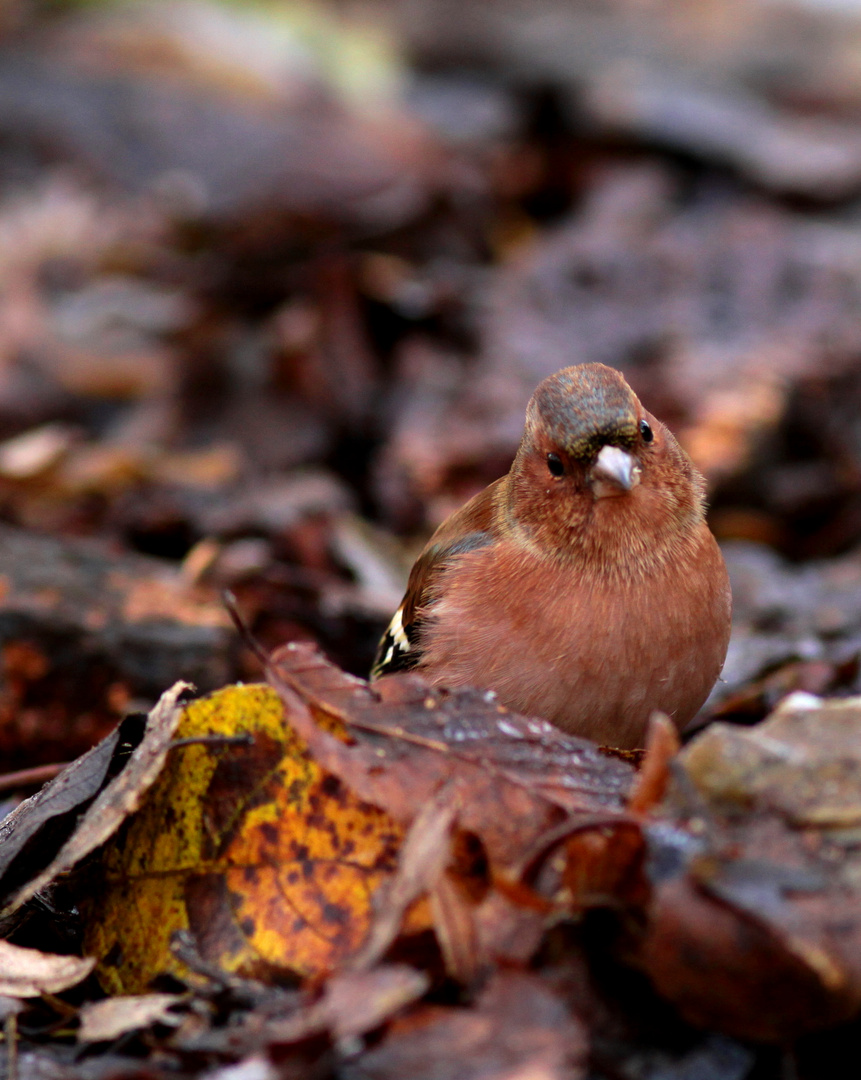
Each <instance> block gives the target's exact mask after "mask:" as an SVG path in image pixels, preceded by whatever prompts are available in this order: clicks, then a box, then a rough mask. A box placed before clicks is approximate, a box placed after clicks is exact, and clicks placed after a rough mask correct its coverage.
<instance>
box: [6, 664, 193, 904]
mask: <svg viewBox="0 0 861 1080" xmlns="http://www.w3.org/2000/svg"><path fill="white" fill-rule="evenodd" d="M188 689H189V686H188V684H187V683H177V684H176V685H175V686H173V687H172V688H171V689H170V690H168V691H166V692H165V693H164V694H163V695H162V698H161V700H160V701H159V702H158V704H157V705H156V706H155V708H154V709H153V710H152V712H151V713H150V715H149V719H148V721H147V729H146V733H145V734H144V737H143V739H142V741H141V743H140V745H139V746H138V747H136V749H135V750H134V751H133V752H132V754H131V757H130V758H129V760H128V763H127V764H126V766H125V768H124V769H123V770H122V772H120V774H119V775H118V776H117V777H116V778H115V779H114V780H112V781H111V782H110V784H108V786H107V787H106V788H105V789H104V790H103V791H102V792H101V793H100V794H99V796H98V797H97V798H96V800H95V802H94V803H93V804H92V806H91V807H90V808H89V810H88V811H87V812H86V814H85V815H84V817H83V818H82V820H81V822H80V824H79V825H78V827H77V829H76V830H75V832H74V833H73V834H72V836H71V837H70V838H69V839H68V840H67V841H66V843H65V844H64V845H63V847H62V848H61V849H60V851H59V852H58V854H57V856H56V857H55V858H54V859H53V860H52V861H51V862H50V864H49V865H48V866H47V867H46V868H45V869H44V870H43V871H42V872H41V873H39V874H37V875H36V877H34V878H33V879H32V880H30V881H29V882H27V884H26V885H24V886H23V887H22V888H21V889H19V890H18V891H17V892H16V893H15V895H14V896H13V897H12V899H11V900H10V901H9V903H8V904H7V906H6V908H5V909H4V910H5V912H12V911H15V910H16V909H17V908H19V907H20V906H21V905H22V904H24V903H26V901H27V900H29V899H30V898H31V897H33V896H35V895H36V893H38V892H39V891H40V890H41V889H44V888H45V886H46V885H48V884H49V883H50V882H51V881H53V880H54V878H56V877H57V876H58V875H60V874H63V873H65V872H66V871H68V870H71V868H72V867H73V866H75V864H76V863H78V862H79V861H80V860H81V859H83V858H84V856H85V855H89V854H90V852H92V851H95V849H96V848H97V847H99V846H100V845H101V844H103V843H104V842H105V841H106V840H107V839H108V838H109V837H110V836H112V835H113V833H114V832H116V830H117V829H118V828H119V826H120V825H121V824H122V822H123V821H124V820H125V818H126V817H128V815H129V814H131V813H133V812H134V811H135V810H136V809H137V808H138V806H140V803H141V800H142V798H143V796H144V794H145V792H146V791H147V789H148V788H149V787H150V786H151V785H152V783H153V781H154V780H155V779H156V777H157V776H158V774H159V772H160V771H161V767H162V765H163V764H164V760H165V757H166V756H167V752H168V750H169V749H170V740H171V738H172V737H173V733H174V730H175V728H176V725H177V724H178V723H179V718H180V716H181V714H182V709H181V707H180V706H179V705H178V704H177V701H178V699H179V697H180V696H181V695H182V694H183V693H185V692H186V691H187V690H188ZM58 779H60V778H59V777H58Z"/></svg>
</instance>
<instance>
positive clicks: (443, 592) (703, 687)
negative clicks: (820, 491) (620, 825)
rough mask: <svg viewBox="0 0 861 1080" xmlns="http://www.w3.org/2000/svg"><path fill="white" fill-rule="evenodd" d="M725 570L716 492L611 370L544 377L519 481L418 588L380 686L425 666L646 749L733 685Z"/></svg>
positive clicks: (593, 735) (426, 560)
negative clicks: (662, 718) (713, 508)
mask: <svg viewBox="0 0 861 1080" xmlns="http://www.w3.org/2000/svg"><path fill="white" fill-rule="evenodd" d="M730 609H731V601H730V592H729V582H728V579H727V573H726V568H725V566H724V562H723V558H722V556H721V553H720V549H719V548H718V545H717V543H716V542H715V539H714V537H713V536H712V534H711V532H710V531H709V529H708V526H707V525H706V522H705V508H704V495H703V480H702V477H701V476H700V475H699V473H698V472H697V471H696V469H695V468H694V466H693V464H692V463H691V461H690V459H689V458H688V456H687V455H686V454H685V452H684V451H683V450H682V449H681V447H680V446H679V444H678V443H677V442H676V440H675V439H674V437H673V436H672V434H671V433H670V431H669V430H668V429H667V428H666V427H665V426H664V425H663V424H662V423H661V422H660V421H658V420H656V419H655V418H654V417H653V416H651V415H650V414H649V413H647V412H646V411H645V409H644V408H643V406H642V405H641V404H640V402H639V400H638V399H637V397H636V395H635V394H634V392H633V391H632V390H631V388H630V387H629V386H628V384H627V383H626V382H625V380H624V379H623V378H622V376H621V375H620V374H619V372H617V371H614V370H613V369H612V368H608V367H605V366H604V365H603V364H583V365H581V366H579V367H571V368H565V369H564V370H562V371H559V372H557V373H556V374H555V375H552V376H550V377H549V378H548V379H545V380H544V382H542V383H541V384H540V386H539V387H538V389H537V390H536V391H535V393H534V394H533V396H532V399H531V401H530V402H529V406H528V408H527V411H526V428H525V431H524V434H523V439H522V441H521V443H520V447H519V449H518V451H517V456H516V457H515V459H514V463H513V464H512V466H511V470H510V472H509V473H508V475H507V476H504V477H503V478H502V479H500V480H497V481H496V482H495V483H493V484H491V485H490V486H489V487H488V488H486V489H485V490H484V491H482V492H480V493H479V494H478V495H476V496H475V498H473V499H471V500H470V502H468V503H467V504H466V505H465V506H464V507H462V508H461V509H460V510H458V511H457V512H456V513H454V514H452V516H451V517H450V518H448V520H447V521H445V522H444V523H443V524H442V525H441V526H440V527H439V529H437V531H436V532H435V533H434V535H433V536H432V537H431V539H430V541H429V543H428V545H427V547H426V548H425V549H424V551H423V552H422V554H421V556H420V557H419V559H418V561H417V562H416V564H415V566H414V567H413V570H412V573H411V574H410V579H409V584H408V586H407V592H406V596H405V597H404V600H403V602H402V604H401V607H400V608H399V609H398V611H397V613H396V614H395V616H394V618H393V619H392V622H391V624H390V626H389V629H388V630H387V632H386V634H385V636H384V637H383V640H382V642H381V643H380V648H379V651H378V655H377V661H376V663H375V666H374V671H373V673H372V677H374V678H378V677H380V676H382V675H385V674H388V673H390V672H393V671H397V670H404V669H409V668H415V669H416V670H418V671H419V672H421V673H422V674H423V675H425V676H426V677H427V678H428V679H430V680H431V681H432V682H433V683H438V684H442V685H448V686H461V685H471V686H479V687H483V688H486V689H491V690H494V691H495V692H496V694H497V696H498V698H499V700H500V702H501V703H502V704H504V705H507V706H508V707H509V708H511V709H514V710H516V711H518V712H522V713H526V714H529V715H535V716H543V717H546V718H547V719H548V720H551V721H553V723H555V724H557V725H558V726H559V727H560V728H563V729H564V730H566V731H569V732H573V733H576V734H578V735H585V736H587V737H588V738H590V739H594V740H596V741H597V742H600V743H605V744H610V745H613V746H620V747H633V746H641V745H642V743H643V735H644V731H645V727H646V724H647V722H648V719H649V716H650V715H651V713H652V712H653V711H654V710H655V709H660V710H662V711H663V712H666V713H667V714H668V715H669V716H671V717H672V719H673V720H674V721H675V723H676V725H677V726H678V727H679V728H682V727H683V726H684V725H685V724H686V723H687V722H688V721H689V720H690V719H691V718H692V717H693V716H694V715H695V713H696V712H697V710H698V709H699V708H700V706H701V705H702V704H703V702H704V701H705V699H706V697H707V696H708V693H709V691H710V690H711V688H712V686H713V685H714V682H715V680H716V679H717V677H718V674H719V673H720V669H721V666H722V664H723V661H724V657H725V655H726V649H727V643H728V641H729V629H730Z"/></svg>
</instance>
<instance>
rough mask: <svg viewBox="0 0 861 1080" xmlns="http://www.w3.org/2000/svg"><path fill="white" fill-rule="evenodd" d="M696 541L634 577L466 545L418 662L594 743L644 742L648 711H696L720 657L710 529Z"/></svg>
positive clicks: (723, 613) (503, 548) (720, 589)
mask: <svg viewBox="0 0 861 1080" xmlns="http://www.w3.org/2000/svg"><path fill="white" fill-rule="evenodd" d="M695 541H696V542H695V543H693V544H691V545H690V548H689V550H685V551H683V552H681V553H680V555H679V557H677V558H676V559H674V560H667V561H665V562H664V563H662V564H658V565H656V566H655V567H654V568H653V570H652V572H651V573H649V574H646V575H642V576H640V577H638V578H636V579H634V580H624V579H620V577H619V575H614V574H612V573H608V574H604V575H602V574H595V573H593V574H587V573H585V572H584V569H583V567H582V566H578V565H577V564H576V563H570V564H569V563H557V562H555V561H554V562H550V563H548V561H547V560H544V559H541V558H539V557H538V556H537V555H536V554H535V553H533V552H530V551H529V550H528V549H523V548H522V547H519V546H516V545H514V544H506V543H504V542H503V543H500V544H497V545H494V546H493V547H491V548H484V549H481V550H478V551H474V552H470V553H468V554H466V555H464V556H463V557H462V558H461V559H460V560H458V562H457V563H456V564H455V565H453V566H452V568H451V570H450V571H448V572H446V573H445V576H444V578H443V582H442V588H441V590H440V594H439V595H440V599H439V600H438V601H436V602H435V603H434V604H433V605H431V607H430V608H429V609H428V612H427V619H426V621H425V624H424V629H423V632H422V643H421V644H422V650H423V660H422V665H421V667H422V670H423V671H424V672H425V674H426V675H428V676H429V677H430V678H431V679H432V680H433V681H434V682H437V683H440V684H449V685H474V686H480V687H484V688H488V689H492V690H494V691H496V693H497V695H498V697H499V699H500V701H501V702H502V703H503V704H505V705H507V706H508V707H509V708H512V709H514V710H516V711H518V712H523V713H526V714H530V715H539V716H543V717H546V718H547V719H549V720H551V721H553V722H554V723H556V724H557V725H558V726H559V727H561V728H563V729H565V730H567V731H570V732H573V733H576V734H579V735H584V736H586V737H588V738H592V739H595V740H596V741H598V742H601V743H608V744H611V745H615V746H637V745H642V739H643V733H644V729H645V726H646V724H647V722H648V718H649V716H650V715H651V712H652V711H654V710H655V709H660V710H662V711H664V712H666V713H668V714H669V715H670V716H671V717H672V718H673V719H674V721H675V722H676V723H677V724H678V725H679V726H682V725H683V724H685V723H687V721H688V720H690V719H691V717H692V716H693V715H694V714H695V713H696V711H697V710H698V709H699V708H700V706H701V705H702V703H703V702H704V700H705V698H706V696H707V695H708V693H709V691H710V689H711V687H712V685H713V684H714V682H715V680H716V678H717V676H718V674H719V673H720V668H721V666H722V664H723V660H724V657H725V653H726V646H727V641H728V637H729V621H730V610H729V608H730V602H729V590H728V584H727V579H726V570H725V568H724V565H723V559H722V556H721V554H720V551H719V549H718V547H717V544H716V542H715V541H714V539H713V537H712V536H711V534H710V533H709V532H708V531H707V530H706V529H705V527H703V530H702V531H701V532H699V533H698V534H697V536H696V538H695Z"/></svg>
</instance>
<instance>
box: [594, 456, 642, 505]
mask: <svg viewBox="0 0 861 1080" xmlns="http://www.w3.org/2000/svg"><path fill="white" fill-rule="evenodd" d="M589 479H590V483H591V487H592V492H593V494H594V495H595V498H596V499H602V498H605V497H606V496H608V495H624V494H625V492H626V491H630V490H631V488H633V487H636V485H637V484H639V482H640V466H639V465H638V464H637V462H636V461H635V460H634V457H633V456H632V455H631V454H629V453H628V452H627V450H620V449H619V447H618V446H604V447H602V448H601V452H600V453H599V454H598V456H597V458H596V459H595V464H594V465H593V466H592V469H591V471H590V474H589Z"/></svg>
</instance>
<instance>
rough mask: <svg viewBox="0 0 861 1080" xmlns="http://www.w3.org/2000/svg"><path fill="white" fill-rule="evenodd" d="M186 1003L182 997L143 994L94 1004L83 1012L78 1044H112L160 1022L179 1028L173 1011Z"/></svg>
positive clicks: (88, 1004)
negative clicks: (182, 1003)
mask: <svg viewBox="0 0 861 1080" xmlns="http://www.w3.org/2000/svg"><path fill="white" fill-rule="evenodd" d="M183 1000H184V999H183V998H182V996H181V995H179V994H141V995H138V996H137V997H134V996H131V997H114V998H107V999H106V1000H105V1001H90V1002H88V1003H87V1004H86V1005H84V1006H83V1007H82V1009H81V1011H80V1018H81V1026H80V1028H79V1029H78V1041H79V1042H108V1041H110V1040H111V1039H116V1038H119V1036H120V1035H125V1034H127V1033H128V1032H129V1031H138V1030H140V1029H141V1028H146V1027H150V1025H151V1024H156V1023H159V1024H169V1025H171V1026H172V1027H173V1026H176V1025H178V1024H179V1022H180V1017H179V1016H177V1015H176V1014H174V1013H171V1012H170V1010H171V1009H172V1008H173V1006H174V1005H177V1004H179V1003H180V1002H181V1001H183Z"/></svg>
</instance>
